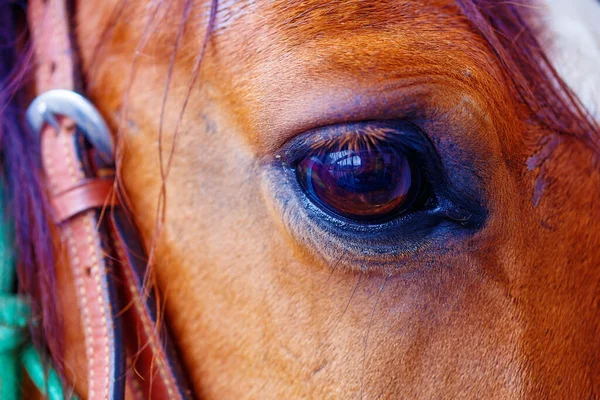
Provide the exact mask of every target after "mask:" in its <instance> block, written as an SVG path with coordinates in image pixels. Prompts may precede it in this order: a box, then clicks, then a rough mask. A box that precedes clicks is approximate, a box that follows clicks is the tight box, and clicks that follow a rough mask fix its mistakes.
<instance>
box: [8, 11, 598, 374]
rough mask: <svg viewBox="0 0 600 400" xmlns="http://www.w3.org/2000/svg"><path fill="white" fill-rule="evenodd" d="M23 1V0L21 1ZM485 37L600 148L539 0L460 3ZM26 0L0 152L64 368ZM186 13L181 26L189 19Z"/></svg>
mask: <svg viewBox="0 0 600 400" xmlns="http://www.w3.org/2000/svg"><path fill="white" fill-rule="evenodd" d="M23 1H25V0H23ZM455 1H456V3H457V4H458V5H459V7H460V9H461V10H462V11H463V13H464V14H465V16H466V17H467V18H468V19H469V20H470V21H471V23H472V26H473V28H474V29H475V30H476V31H477V32H479V34H481V35H482V37H483V38H484V39H485V40H486V41H487V43H488V44H489V46H490V49H491V50H492V51H493V53H494V54H495V56H496V57H497V59H498V61H499V63H500V64H501V65H502V67H503V69H504V71H505V72H506V74H507V76H508V77H509V79H510V81H511V82H512V84H513V85H514V87H515V89H516V91H517V93H518V94H519V96H520V97H521V99H522V101H523V102H524V103H525V104H526V105H528V106H529V108H530V109H531V110H532V111H533V112H534V114H535V115H537V120H538V121H537V122H538V123H540V124H543V125H545V126H547V127H548V128H550V129H551V130H552V131H554V132H556V134H567V135H571V136H574V137H578V138H580V139H581V140H583V141H584V142H586V143H587V144H588V145H589V146H591V147H592V148H594V149H595V150H596V151H598V150H599V149H600V128H599V127H598V125H597V124H596V123H595V122H593V120H592V119H591V117H590V116H589V114H588V113H587V111H586V110H585V109H584V108H583V107H582V105H581V103H580V102H579V100H578V99H577V98H576V96H575V95H574V94H573V93H572V91H571V90H570V89H569V88H568V87H567V85H566V84H565V83H564V82H563V81H562V80H561V79H560V77H559V76H558V75H557V73H556V71H555V69H554V68H553V67H552V65H551V63H550V62H549V60H548V58H547V56H546V55H545V54H544V51H543V48H542V46H541V45H540V43H539V41H538V40H537V38H536V32H535V31H534V29H533V28H532V27H531V24H530V21H531V20H530V19H529V18H528V17H529V15H528V12H529V11H528V10H527V9H528V8H529V7H531V3H532V1H533V0H515V1H511V2H504V1H497V0H455ZM19 4H21V5H19ZM24 8H26V5H25V6H24V5H23V3H22V2H21V3H18V2H17V1H16V0H0V154H1V162H2V166H1V168H2V178H1V180H0V181H1V183H2V184H3V185H4V196H5V199H4V204H5V207H6V212H5V215H7V216H9V219H10V221H9V222H10V223H11V224H12V226H13V227H14V231H15V242H14V243H15V252H16V259H17V263H18V265H17V267H18V289H19V290H20V291H21V292H22V293H24V294H26V295H28V296H29V297H30V299H31V303H32V307H33V311H34V315H35V317H36V322H37V323H35V324H32V325H31V326H32V328H31V329H32V333H33V338H34V340H35V342H36V344H37V346H38V348H40V349H43V350H46V354H48V355H49V356H50V357H51V359H52V360H53V362H54V364H55V366H56V367H57V368H58V371H59V373H63V372H64V365H63V363H62V358H63V349H64V343H63V331H62V317H61V314H60V310H59V309H58V308H57V307H56V305H57V304H56V299H57V296H56V293H57V291H58V288H57V285H56V277H55V261H56V254H58V253H57V252H56V249H57V246H56V245H55V244H54V243H53V238H54V237H55V235H54V234H53V228H52V224H51V222H50V219H49V217H48V215H49V212H48V210H49V208H48V207H49V206H48V203H47V199H46V195H45V189H44V186H43V176H42V173H41V166H40V148H39V143H38V140H37V136H36V135H35V134H34V133H32V132H30V131H29V129H28V128H27V126H26V124H25V121H24V114H25V112H24V111H25V107H26V106H27V102H28V101H29V100H31V99H30V98H28V96H27V95H28V92H27V90H26V89H27V88H28V87H30V86H31V82H30V81H29V78H30V75H31V73H32V72H33V69H32V63H31V52H30V50H29V49H28V47H27V41H26V40H25V39H26V34H25V33H23V32H25V31H26V29H24V28H25V26H26V24H25V21H26V19H25V10H24ZM184 22H185V21H184V18H182V21H181V23H182V24H183V23H184Z"/></svg>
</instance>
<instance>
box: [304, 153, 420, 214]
mask: <svg viewBox="0 0 600 400" xmlns="http://www.w3.org/2000/svg"><path fill="white" fill-rule="evenodd" d="M412 175H413V167H412V166H411V164H410V162H409V160H408V158H407V157H406V156H405V155H404V154H402V153H401V152H399V151H398V150H397V149H395V148H394V147H391V146H387V145H383V146H378V147H377V148H371V149H367V148H361V149H357V150H349V149H347V150H344V149H340V150H337V151H325V152H319V153H317V154H314V155H309V156H308V157H305V158H304V159H302V160H301V161H300V163H299V164H298V166H297V176H298V180H299V182H300V185H301V186H302V188H303V189H304V191H305V193H306V194H307V196H308V197H309V199H311V201H313V202H315V203H317V204H319V205H320V206H322V207H324V208H326V209H328V210H329V211H331V212H333V213H334V214H338V215H341V216H344V217H347V218H350V219H355V220H362V221H375V220H381V219H385V218H391V217H394V216H396V215H398V214H400V213H402V212H404V211H406V210H407V209H408V208H409V207H410V205H411V204H412V201H413V198H414V196H415V190H414V188H413V186H415V185H418V181H416V182H415V180H414V179H413V178H412Z"/></svg>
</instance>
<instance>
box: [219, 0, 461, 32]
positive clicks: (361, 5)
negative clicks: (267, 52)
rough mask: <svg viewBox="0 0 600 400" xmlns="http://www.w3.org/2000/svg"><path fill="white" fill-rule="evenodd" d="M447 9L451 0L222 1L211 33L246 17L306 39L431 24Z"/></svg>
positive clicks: (451, 2) (452, 8)
mask: <svg viewBox="0 0 600 400" xmlns="http://www.w3.org/2000/svg"><path fill="white" fill-rule="evenodd" d="M448 10H451V11H452V12H453V13H454V14H456V12H455V10H457V7H456V5H455V4H454V2H453V1H451V0H420V1H414V0H413V1H406V0H405V1H399V0H362V1H359V2H357V1H351V0H334V1H332V0H304V1H290V0H277V1H272V0H224V1H219V3H218V12H217V20H216V26H215V32H216V33H218V32H220V31H222V30H225V29H226V28H228V27H230V26H231V25H232V24H234V23H235V22H236V21H238V20H240V19H244V18H245V17H250V18H251V19H253V20H254V22H256V23H258V24H266V25H268V26H270V27H271V28H273V29H276V30H279V31H280V32H287V33H290V34H292V35H297V34H303V36H302V38H301V39H303V40H306V35H310V34H317V33H319V34H322V33H323V32H324V31H327V30H331V29H340V28H344V29H349V30H350V29H364V28H367V29H375V28H378V27H379V28H385V27H389V26H390V25H398V24H411V23H415V22H420V21H422V20H427V21H428V23H433V22H434V20H435V19H434V16H435V15H441V14H444V15H447V13H448ZM244 22H246V21H244Z"/></svg>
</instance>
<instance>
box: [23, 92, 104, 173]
mask: <svg viewBox="0 0 600 400" xmlns="http://www.w3.org/2000/svg"><path fill="white" fill-rule="evenodd" d="M56 115H64V116H65V117H69V118H71V119H72V120H73V121H75V124H76V125H77V126H78V127H79V128H80V129H81V130H82V131H83V133H84V135H85V137H86V138H87V140H88V141H89V142H90V143H91V144H92V146H94V148H95V149H96V151H97V152H98V154H99V155H100V157H102V159H103V160H104V161H106V162H107V163H110V164H113V163H114V154H115V153H114V149H115V145H114V142H113V138H112V136H111V135H110V131H109V129H108V126H107V125H106V122H104V118H102V116H101V115H100V113H99V112H98V110H97V109H96V107H94V105H93V104H92V103H91V102H90V101H89V100H88V99H86V98H85V97H83V96H82V95H80V94H79V93H76V92H73V91H71V90H65V89H54V90H49V91H47V92H44V93H42V94H40V95H39V96H38V97H36V98H35V99H34V100H33V101H32V102H31V104H30V105H29V107H28V108H27V112H26V114H25V117H26V119H27V122H28V123H29V126H30V127H31V129H33V131H34V132H37V134H38V135H39V134H40V133H41V132H42V127H43V126H44V124H49V125H52V126H53V127H54V128H55V129H56V130H57V132H58V131H59V130H60V124H59V123H58V120H57V119H56Z"/></svg>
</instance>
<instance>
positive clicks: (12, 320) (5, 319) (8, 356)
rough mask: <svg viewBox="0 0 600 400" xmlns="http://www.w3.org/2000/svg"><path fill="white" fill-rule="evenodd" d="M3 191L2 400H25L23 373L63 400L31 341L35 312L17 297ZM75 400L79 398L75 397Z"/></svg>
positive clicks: (0, 246)
mask: <svg viewBox="0 0 600 400" xmlns="http://www.w3.org/2000/svg"><path fill="white" fill-rule="evenodd" d="M2 195H3V194H2V192H1V191H0V399H2V400H20V399H21V398H22V394H23V390H22V371H23V369H24V370H25V371H26V372H27V374H28V375H29V378H30V379H31V381H32V382H33V383H34V384H35V385H36V386H37V388H38V389H39V391H40V392H41V393H42V394H43V395H44V396H47V398H48V399H49V400H63V399H64V398H65V396H64V394H63V388H62V384H61V382H60V379H59V377H58V374H57V373H56V371H55V370H54V369H52V368H50V369H48V368H44V364H43V363H42V360H41V358H40V355H39V353H38V351H37V350H36V349H35V347H34V346H33V344H32V343H31V340H30V339H29V335H28V330H27V326H28V323H29V321H30V319H31V309H30V307H29V304H28V302H27V300H26V299H23V298H22V297H20V296H18V295H17V294H16V293H15V287H16V279H17V275H16V269H15V259H14V251H13V241H12V240H11V237H12V229H11V228H10V226H8V224H7V223H6V221H5V216H4V212H3V204H2V203H1V200H2ZM72 399H73V400H76V399H77V397H76V396H73V397H72Z"/></svg>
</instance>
